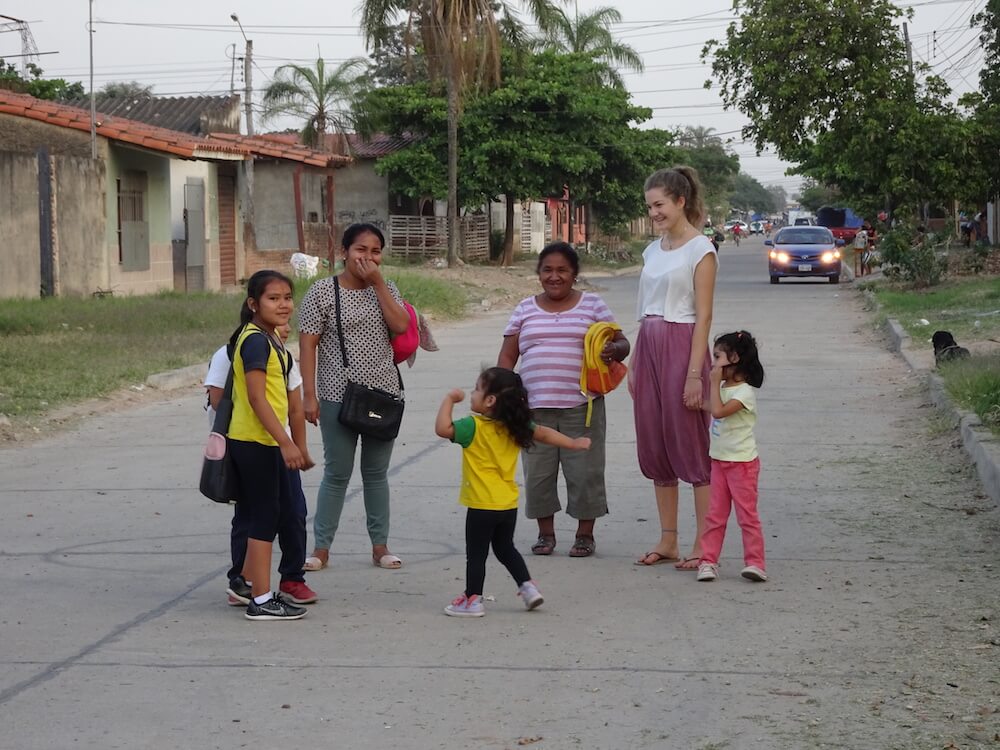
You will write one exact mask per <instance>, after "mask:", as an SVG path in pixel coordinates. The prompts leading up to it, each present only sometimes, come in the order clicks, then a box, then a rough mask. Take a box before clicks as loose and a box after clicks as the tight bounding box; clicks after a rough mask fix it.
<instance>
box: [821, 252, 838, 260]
mask: <svg viewBox="0 0 1000 750" xmlns="http://www.w3.org/2000/svg"><path fill="white" fill-rule="evenodd" d="M839 259H840V252H839V251H837V250H834V251H833V252H825V253H823V255H821V256H820V260H821V261H823V262H824V263H833V262H834V261H835V260H839Z"/></svg>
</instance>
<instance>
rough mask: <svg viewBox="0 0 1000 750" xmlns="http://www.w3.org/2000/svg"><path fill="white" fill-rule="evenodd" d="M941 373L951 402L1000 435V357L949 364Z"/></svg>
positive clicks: (975, 358)
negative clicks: (973, 413)
mask: <svg viewBox="0 0 1000 750" xmlns="http://www.w3.org/2000/svg"><path fill="white" fill-rule="evenodd" d="M939 372H940V374H941V377H942V378H943V379H944V384H945V388H947V390H948V394H949V395H950V396H951V397H952V399H953V400H954V401H955V402H956V403H958V404H959V405H961V406H963V407H964V408H966V409H968V410H970V411H973V412H975V413H976V415H977V416H978V417H979V418H980V419H981V420H982V421H983V424H984V425H985V426H986V427H989V428H990V430H992V431H993V432H994V433H997V434H1000V356H998V355H992V356H986V357H983V356H980V357H970V358H969V359H965V360H959V361H955V362H949V363H947V364H945V365H942V366H941V367H940V368H939Z"/></svg>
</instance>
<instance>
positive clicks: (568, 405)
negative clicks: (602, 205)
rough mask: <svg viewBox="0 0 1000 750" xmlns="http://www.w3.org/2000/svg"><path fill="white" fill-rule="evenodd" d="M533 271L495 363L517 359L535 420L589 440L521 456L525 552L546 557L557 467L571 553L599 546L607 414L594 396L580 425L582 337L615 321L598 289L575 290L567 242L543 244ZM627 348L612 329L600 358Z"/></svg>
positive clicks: (576, 264)
mask: <svg viewBox="0 0 1000 750" xmlns="http://www.w3.org/2000/svg"><path fill="white" fill-rule="evenodd" d="M537 272H538V280H539V282H540V283H541V285H542V293H541V294H537V295H535V296H533V297H528V298H527V299H524V300H521V302H520V303H519V304H518V305H517V307H516V308H514V312H513V314H512V315H511V316H510V321H509V322H508V323H507V328H506V329H505V330H504V334H503V335H504V340H503V345H502V346H501V347H500V356H499V358H498V359H497V365H498V366H500V367H506V368H508V369H513V368H514V365H515V364H517V361H518V359H520V360H521V366H520V368H519V369H520V373H521V378H522V380H523V381H524V385H525V388H527V390H528V403H529V405H530V406H531V410H532V415H533V417H534V420H535V422H536V423H537V424H540V425H546V426H548V427H551V428H552V429H555V430H558V431H559V432H562V433H563V434H565V435H568V436H570V437H574V438H575V437H583V436H586V437H589V438H590V439H591V441H592V444H591V448H590V450H589V451H586V452H579V451H578V452H573V451H565V450H560V449H559V448H554V447H552V446H548V445H541V444H538V445H536V446H535V447H534V448H532V449H531V450H529V451H525V452H524V453H523V454H522V460H523V463H524V484H525V513H526V514H527V516H528V518H534V519H537V521H538V541H537V542H536V543H535V544H534V546H532V548H531V551H532V552H533V553H534V554H536V555H551V554H552V551H553V550H554V549H555V546H556V532H555V514H556V513H557V512H558V511H560V510H561V509H562V506H561V504H560V503H559V494H558V491H557V480H558V478H559V468H560V466H561V467H562V472H563V477H564V479H565V480H566V495H567V497H566V512H567V513H568V514H569V515H570V517H572V518H575V519H576V520H577V530H576V540H575V541H574V543H573V546H572V547H571V548H570V551H569V554H570V556H571V557H589V556H590V555H592V554H593V553H594V550H595V549H596V548H597V545H596V542H595V541H594V522H595V521H596V520H597V519H598V518H600V517H601V516H604V515H607V512H608V500H607V491H606V490H605V486H604V438H605V431H606V420H605V410H604V399H603V398H601V397H598V398H596V399H595V400H594V405H593V413H592V415H591V423H590V426H589V427H586V426H585V422H586V416H587V397H586V395H585V394H583V393H582V392H581V391H580V370H581V368H582V367H583V342H584V338H585V337H586V335H587V329H588V328H590V326H591V325H592V324H594V323H598V322H608V323H613V322H615V319H614V316H613V315H612V314H611V310H610V309H608V306H607V305H606V304H605V302H604V300H603V299H601V297H600V296H599V295H597V294H593V293H591V292H582V291H580V290H578V289H574V288H573V284H574V282H575V281H576V277H577V275H578V274H579V273H580V258H579V256H578V255H577V252H576V250H574V249H573V246H572V245H570V244H569V243H566V242H553V243H551V244H549V245H546V246H545V248H544V249H543V250H542V252H541V253H539V254H538V266H537ZM628 353H629V343H628V340H627V339H626V338H625V336H624V334H622V333H621V331H618V332H617V333H616V335H615V337H614V339H613V340H612V341H610V342H608V344H607V345H606V346H605V347H604V350H603V351H602V352H601V356H602V357H603V358H604V360H605V361H606V362H610V361H612V360H616V361H618V362H621V361H622V360H623V359H625V357H627V356H628Z"/></svg>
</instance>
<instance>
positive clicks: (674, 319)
mask: <svg viewBox="0 0 1000 750" xmlns="http://www.w3.org/2000/svg"><path fill="white" fill-rule="evenodd" d="M709 253H715V247H714V246H713V245H712V242H711V240H709V239H708V237H706V236H704V235H698V236H697V237H693V238H692V239H690V240H688V241H687V242H685V243H684V244H683V245H681V246H680V247H678V248H674V249H673V250H664V249H663V248H662V247H660V240H659V239H656V240H653V241H652V242H651V243H649V245H648V246H647V247H646V249H645V250H643V251H642V261H643V265H642V275H641V276H640V277H639V305H638V308H637V315H636V317H637V319H638V320H642V319H643V318H644V317H646V316H647V315H660V316H662V317H663V319H664V320H666V321H668V322H670V323H694V322H695V314H694V270H695V268H696V267H697V266H698V263H700V262H701V259H702V258H704V257H705V256H706V255H708V254H709ZM715 262H716V263H718V262H719V261H718V257H716V258H715Z"/></svg>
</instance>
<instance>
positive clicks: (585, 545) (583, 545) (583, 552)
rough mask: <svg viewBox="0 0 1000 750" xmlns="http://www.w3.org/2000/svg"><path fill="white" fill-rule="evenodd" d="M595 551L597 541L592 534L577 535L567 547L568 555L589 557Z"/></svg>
mask: <svg viewBox="0 0 1000 750" xmlns="http://www.w3.org/2000/svg"><path fill="white" fill-rule="evenodd" d="M596 551H597V542H595V541H594V537H592V536H578V537H577V538H576V541H575V542H573V546H572V547H570V548H569V556H570V557H590V556H591V555H592V554H594V552H596Z"/></svg>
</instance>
